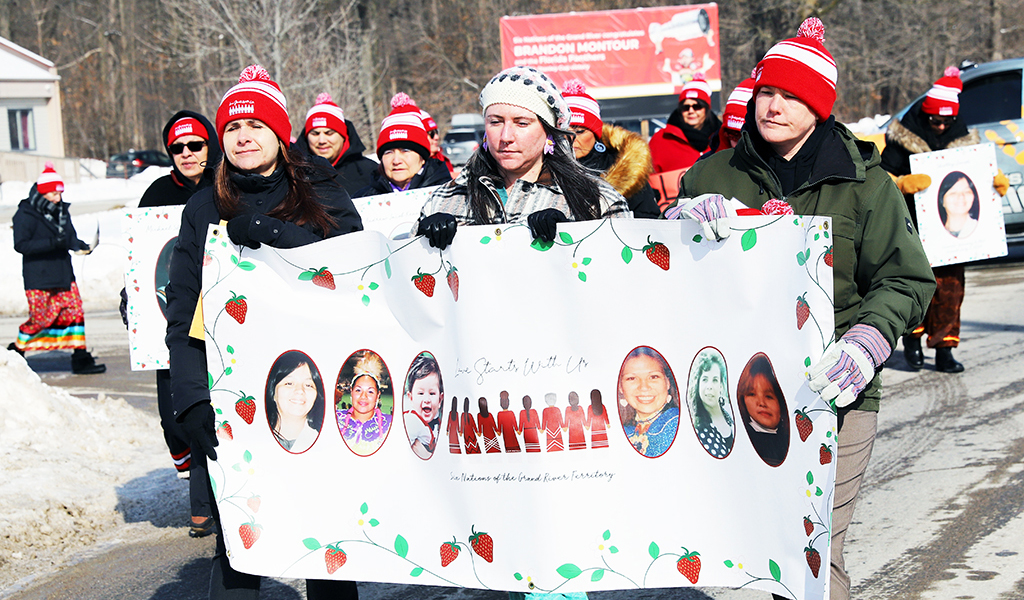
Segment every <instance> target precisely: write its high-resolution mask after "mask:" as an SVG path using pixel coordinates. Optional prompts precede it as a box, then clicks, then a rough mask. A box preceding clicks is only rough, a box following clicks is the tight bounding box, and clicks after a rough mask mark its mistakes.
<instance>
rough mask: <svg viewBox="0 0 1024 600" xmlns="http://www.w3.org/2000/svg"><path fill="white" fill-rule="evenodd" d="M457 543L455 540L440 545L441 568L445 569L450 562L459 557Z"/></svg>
mask: <svg viewBox="0 0 1024 600" xmlns="http://www.w3.org/2000/svg"><path fill="white" fill-rule="evenodd" d="M457 543H458V542H456V541H455V538H452V541H450V542H445V543H443V544H441V566H442V567H447V566H448V565H450V564H452V561H453V560H455V559H456V558H458V557H459V547H458V546H457V545H456V544H457Z"/></svg>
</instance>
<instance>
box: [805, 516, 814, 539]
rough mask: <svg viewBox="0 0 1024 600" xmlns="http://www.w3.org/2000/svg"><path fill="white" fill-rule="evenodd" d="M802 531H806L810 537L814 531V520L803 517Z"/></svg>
mask: <svg viewBox="0 0 1024 600" xmlns="http://www.w3.org/2000/svg"><path fill="white" fill-rule="evenodd" d="M804 531H805V532H807V536H808V537H810V535H811V534H812V533H814V522H813V521H811V517H810V516H807V517H804Z"/></svg>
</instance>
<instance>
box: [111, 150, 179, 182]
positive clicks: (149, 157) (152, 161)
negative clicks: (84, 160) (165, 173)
mask: <svg viewBox="0 0 1024 600" xmlns="http://www.w3.org/2000/svg"><path fill="white" fill-rule="evenodd" d="M172 164H173V163H172V162H171V159H170V157H169V156H167V153H166V152H163V151H160V150H129V151H128V152H125V153H124V154H115V155H114V156H111V157H110V161H109V162H107V177H118V178H123V179H127V178H129V177H131V176H132V175H135V174H138V173H141V172H143V171H145V170H146V168H147V167H153V166H156V167H169V166H171V165H172Z"/></svg>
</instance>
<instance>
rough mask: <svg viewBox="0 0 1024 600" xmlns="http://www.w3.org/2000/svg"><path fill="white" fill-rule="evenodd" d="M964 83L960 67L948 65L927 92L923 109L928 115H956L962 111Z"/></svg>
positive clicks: (922, 105)
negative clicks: (961, 94) (961, 97)
mask: <svg viewBox="0 0 1024 600" xmlns="http://www.w3.org/2000/svg"><path fill="white" fill-rule="evenodd" d="M963 89H964V83H963V82H962V81H960V69H958V68H956V67H946V71H945V72H944V73H943V74H942V77H939V80H938V81H936V82H935V84H934V85H932V89H930V90H928V93H927V94H925V97H924V102H923V103H922V104H921V111H922V112H924V113H925V114H928V115H938V116H942V117H955V116H957V115H958V114H959V113H960V92H961V91H963Z"/></svg>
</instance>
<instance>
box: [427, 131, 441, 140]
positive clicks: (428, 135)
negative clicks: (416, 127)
mask: <svg viewBox="0 0 1024 600" xmlns="http://www.w3.org/2000/svg"><path fill="white" fill-rule="evenodd" d="M438 135H440V134H439V133H438V132H437V130H436V129H434V130H431V131H428V132H427V137H429V138H436V137H437V136H438Z"/></svg>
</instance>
